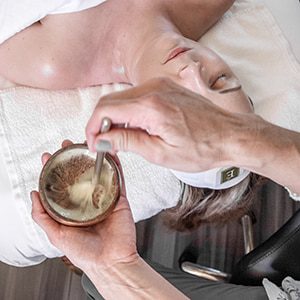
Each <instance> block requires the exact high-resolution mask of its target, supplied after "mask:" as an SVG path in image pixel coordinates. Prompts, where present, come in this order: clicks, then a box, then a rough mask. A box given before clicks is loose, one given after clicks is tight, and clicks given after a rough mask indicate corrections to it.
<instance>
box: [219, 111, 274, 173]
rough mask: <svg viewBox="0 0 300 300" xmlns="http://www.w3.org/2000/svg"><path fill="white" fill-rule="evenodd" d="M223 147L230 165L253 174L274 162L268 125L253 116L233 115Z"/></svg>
mask: <svg viewBox="0 0 300 300" xmlns="http://www.w3.org/2000/svg"><path fill="white" fill-rule="evenodd" d="M233 118H234V122H231V124H230V129H229V130H228V132H229V136H227V139H226V143H224V146H225V147H226V149H225V150H224V152H225V157H227V159H228V161H229V162H230V165H234V166H237V167H243V168H246V169H248V170H250V171H253V172H259V171H260V170H263V169H264V168H265V166H266V165H268V164H270V163H271V162H272V160H274V153H273V151H269V148H272V143H270V141H269V140H270V136H272V133H271V130H270V125H271V124H270V123H268V122H266V121H265V120H263V119H262V118H261V117H259V116H257V115H255V114H235V115H234V116H233Z"/></svg>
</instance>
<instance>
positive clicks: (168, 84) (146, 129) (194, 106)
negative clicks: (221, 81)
mask: <svg viewBox="0 0 300 300" xmlns="http://www.w3.org/2000/svg"><path fill="white" fill-rule="evenodd" d="M104 117H109V118H110V119H111V120H112V122H113V123H114V124H117V123H123V124H126V123H127V124H129V127H130V128H129V129H128V128H127V129H125V128H114V129H112V130H110V131H109V132H108V133H105V134H101V135H98V133H99V127H100V124H101V120H102V119H103V118H104ZM233 122H235V123H239V119H238V118H237V117H236V116H235V115H234V114H231V113H230V112H227V111H225V110H223V109H221V108H220V107H218V106H216V105H214V104H213V103H212V102H211V101H209V100H207V99H205V98H204V97H202V96H201V95H199V94H196V93H193V92H192V91H190V90H187V89H186V88H184V87H182V86H179V85H177V84H175V83H174V82H172V81H171V80H168V79H155V80H151V81H149V82H147V83H145V84H143V85H141V86H138V87H134V88H131V89H128V90H126V91H122V92H118V93H113V94H110V95H107V96H105V97H103V98H101V101H99V103H98V105H97V106H96V108H95V110H94V112H93V114H92V116H91V118H90V120H89V122H88V124H87V127H86V137H87V142H88V146H89V148H90V149H91V150H93V151H94V150H95V146H96V144H97V143H98V142H99V140H100V139H101V140H106V141H109V142H110V144H111V146H112V149H110V148H109V145H107V143H105V142H104V143H103V142H102V146H103V147H107V146H108V148H106V150H107V149H110V151H111V152H112V153H114V152H116V151H119V150H121V151H132V152H136V153H138V154H140V155H142V156H144V157H145V158H146V159H147V160H149V161H150V162H153V163H156V164H159V165H162V166H165V167H169V168H173V169H177V170H183V171H191V172H192V171H201V170H206V169H210V168H214V167H216V166H220V165H222V164H224V162H226V163H228V162H229V161H228V160H229V159H230V157H228V149H227V148H226V147H229V146H228V143H227V140H225V139H226V138H227V137H228V136H229V135H230V134H231V132H232V130H231V129H230V128H229V125H230V124H231V123H233ZM225 141H226V143H225ZM225 148H226V149H225ZM225 150H226V151H225Z"/></svg>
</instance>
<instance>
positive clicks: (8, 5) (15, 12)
mask: <svg viewBox="0 0 300 300" xmlns="http://www.w3.org/2000/svg"><path fill="white" fill-rule="evenodd" d="M104 1H105V0H17V1H16V0H1V1H0V44H1V43H3V42H4V41H5V40H7V39H8V38H10V37H12V36H13V35H14V34H15V33H17V32H19V31H21V30H23V29H24V28H26V27H28V26H30V25H31V24H33V23H35V22H37V21H39V20H41V19H42V18H44V17H45V16H47V15H49V14H59V13H70V12H76V11H80V10H83V9H87V8H90V7H93V6H96V5H98V4H100V3H102V2H104Z"/></svg>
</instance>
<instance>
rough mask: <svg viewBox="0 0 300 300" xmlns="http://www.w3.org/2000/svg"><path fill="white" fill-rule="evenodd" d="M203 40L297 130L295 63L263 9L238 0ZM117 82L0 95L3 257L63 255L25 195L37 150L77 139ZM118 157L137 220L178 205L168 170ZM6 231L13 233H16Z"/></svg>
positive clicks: (22, 260)
mask: <svg viewBox="0 0 300 300" xmlns="http://www.w3.org/2000/svg"><path fill="white" fill-rule="evenodd" d="M201 41H202V43H204V44H207V45H208V46H210V47H211V48H213V49H215V50H216V51H217V52H219V54H220V55H221V56H223V57H224V59H225V60H226V61H227V62H228V64H229V65H230V66H232V67H233V69H234V71H235V73H236V74H237V75H238V76H239V77H240V78H241V81H242V84H243V86H244V88H245V90H246V91H247V93H248V94H249V95H250V97H251V98H252V100H253V102H254V105H255V110H256V112H257V113H259V114H261V115H262V116H263V117H264V118H266V119H268V120H270V121H271V122H274V123H277V124H279V125H281V126H283V127H287V128H290V129H293V130H298V131H300V127H299V126H300V115H299V112H300V107H299V105H300V101H299V99H300V88H299V82H300V81H299V65H298V64H297V62H296V60H295V59H294V56H293V55H292V53H291V50H290V48H289V46H288V44H287V42H286V40H285V39H284V37H283V36H282V33H281V32H280V30H279V28H278V27H277V25H276V23H275V21H274V19H273V17H272V16H271V14H270V13H269V11H268V10H266V9H265V8H264V7H262V6H260V5H255V4H253V2H252V1H250V0H249V1H244V0H241V1H238V2H237V3H236V4H235V5H234V7H233V8H232V9H231V10H230V11H229V12H228V13H227V14H226V16H225V17H224V18H222V20H221V21H220V22H219V24H217V25H216V26H215V27H214V28H212V29H211V30H210V31H209V32H208V33H207V34H206V35H205V37H203V38H202V39H201ZM119 88H121V86H120V85H114V86H103V87H96V88H89V89H83V90H72V91H63V92H47V91H42V90H37V89H29V88H24V87H17V88H10V89H7V90H4V91H2V92H1V93H0V105H1V108H0V135H1V139H0V143H1V144H0V147H1V151H2V155H3V158H4V162H5V165H4V167H5V168H6V169H7V173H8V176H9V179H10V183H11V185H12V190H13V192H14V197H12V200H11V201H12V202H13V203H14V207H15V208H16V209H15V210H12V209H11V208H10V209H9V208H7V207H6V206H5V200H4V199H1V198H0V199H1V202H0V205H1V206H0V211H1V213H2V212H3V214H6V216H7V218H6V219H5V218H4V219H3V218H0V238H1V240H7V243H5V244H4V243H1V245H0V260H2V261H5V262H7V263H10V264H13V265H30V264H35V263H38V262H40V261H41V260H43V259H44V258H45V256H47V257H53V256H56V255H59V254H60V253H59V252H57V251H56V250H55V249H54V248H53V247H51V245H50V243H49V242H48V240H47V239H46V237H45V235H44V234H43V232H42V231H41V230H40V229H39V228H38V227H37V226H36V225H35V224H34V223H33V222H32V219H31V216H30V211H31V203H30V200H29V196H28V193H29V191H30V190H31V189H32V188H36V185H37V179H38V173H39V171H40V169H41V165H40V154H41V153H42V152H43V151H46V150H50V151H55V150H56V149H57V148H58V147H59V144H60V142H61V140H62V139H64V138H70V139H73V140H74V141H75V142H81V141H82V140H83V139H84V125H85V122H86V120H87V119H88V116H89V114H90V113H91V111H92V109H93V107H94V105H95V103H96V101H97V99H98V97H99V96H100V95H101V94H104V93H107V92H110V91H112V90H115V89H119ZM121 163H122V165H123V167H124V171H125V180H126V184H127V193H128V197H129V201H130V205H131V207H132V209H133V212H134V215H135V220H139V219H144V218H147V217H150V216H151V215H153V214H155V213H156V212H158V211H160V210H161V209H163V208H165V207H171V206H173V205H175V203H176V201H177V199H178V196H179V192H180V185H179V183H178V181H177V180H176V179H175V178H174V177H170V173H169V172H168V171H166V170H165V169H163V168H159V167H155V166H153V165H151V164H148V163H146V162H145V161H144V160H142V159H140V158H138V157H137V156H134V155H130V154H127V155H126V154H122V155H121ZM130 168H131V169H130ZM126 172H127V175H126ZM4 176H5V175H4ZM0 181H1V180H0ZM134 199H135V200H134ZM2 205H4V208H2ZM150 205H151V206H150ZM9 216H12V217H9ZM14 217H15V218H19V222H11V224H12V226H13V225H14V224H18V225H19V224H24V226H23V227H21V228H19V231H17V229H18V228H15V230H12V229H10V230H7V231H6V228H9V226H7V222H8V221H9V220H11V219H13V218H14ZM1 222H3V223H1ZM16 226H17V225H16ZM7 232H12V233H14V232H17V233H18V236H16V237H15V236H14V235H13V234H8V233H7ZM5 234H6V235H5ZM3 236H4V238H3ZM20 239H21V240H22V242H20ZM17 241H18V242H17Z"/></svg>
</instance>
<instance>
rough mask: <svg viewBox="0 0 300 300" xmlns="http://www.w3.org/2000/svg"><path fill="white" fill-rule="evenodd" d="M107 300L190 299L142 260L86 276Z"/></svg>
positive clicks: (98, 270)
mask: <svg viewBox="0 0 300 300" xmlns="http://www.w3.org/2000/svg"><path fill="white" fill-rule="evenodd" d="M86 274H87V276H88V277H89V278H90V280H91V281H92V282H93V283H94V285H95V287H96V288H97V290H98V291H99V293H100V294H101V295H102V297H103V298H104V299H116V298H117V297H119V296H120V295H122V299H131V300H132V299H149V300H150V299H155V298H157V299H174V300H175V299H178V300H180V299H187V298H186V297H185V296H184V295H183V294H182V293H181V292H180V291H178V290H177V289H176V288H175V287H174V286H172V285H171V284H170V283H169V282H168V281H166V280H165V279H164V278H163V277H162V276H161V275H160V274H158V273H157V272H156V271H155V270H154V269H152V268H151V267H150V266H149V265H148V264H147V263H146V262H145V261H144V260H143V259H142V258H141V257H140V256H138V255H136V257H135V258H134V259H132V260H131V261H127V262H118V263H115V264H112V265H111V266H110V268H105V269H102V268H101V267H100V266H99V267H97V266H95V267H94V268H93V269H91V270H89V272H87V273H86Z"/></svg>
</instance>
